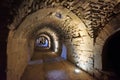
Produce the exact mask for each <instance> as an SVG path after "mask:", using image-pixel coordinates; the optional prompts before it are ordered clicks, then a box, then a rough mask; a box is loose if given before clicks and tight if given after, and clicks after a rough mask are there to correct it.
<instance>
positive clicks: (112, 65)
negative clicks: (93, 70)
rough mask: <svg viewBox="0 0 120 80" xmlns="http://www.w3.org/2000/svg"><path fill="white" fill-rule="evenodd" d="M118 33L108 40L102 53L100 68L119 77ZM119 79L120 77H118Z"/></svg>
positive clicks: (119, 38)
mask: <svg viewBox="0 0 120 80" xmlns="http://www.w3.org/2000/svg"><path fill="white" fill-rule="evenodd" d="M119 53H120V31H118V32H116V33H115V34H113V35H112V36H110V37H109V38H108V40H107V41H106V43H105V45H104V47H103V53H102V58H103V59H102V63H103V65H102V67H103V70H104V71H107V72H112V73H114V74H115V75H117V77H118V76H120V62H119V61H120V57H119ZM119 78H120V77H119Z"/></svg>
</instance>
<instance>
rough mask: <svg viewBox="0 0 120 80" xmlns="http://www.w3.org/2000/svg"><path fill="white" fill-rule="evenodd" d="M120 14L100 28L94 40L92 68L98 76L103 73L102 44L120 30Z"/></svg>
mask: <svg viewBox="0 0 120 80" xmlns="http://www.w3.org/2000/svg"><path fill="white" fill-rule="evenodd" d="M119 17H120V14H117V15H116V16H114V18H112V19H111V20H110V21H109V22H108V23H107V24H106V25H105V26H104V28H103V29H102V30H101V32H100V33H99V35H98V37H97V39H96V42H95V45H94V46H95V47H94V69H95V76H97V77H98V78H100V75H99V74H104V71H103V63H102V59H103V56H102V55H103V54H102V53H103V50H104V45H105V44H106V42H107V41H108V39H109V37H111V36H112V35H114V34H115V33H116V32H118V31H119V30H120V27H119V26H120V24H119V23H118V22H120V19H119Z"/></svg>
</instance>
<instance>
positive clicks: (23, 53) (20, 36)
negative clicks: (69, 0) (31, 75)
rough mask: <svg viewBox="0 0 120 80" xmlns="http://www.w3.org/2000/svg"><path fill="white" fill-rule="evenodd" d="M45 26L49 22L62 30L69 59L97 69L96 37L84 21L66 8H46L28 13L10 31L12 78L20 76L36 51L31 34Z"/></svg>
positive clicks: (9, 58)
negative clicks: (94, 55) (93, 38)
mask: <svg viewBox="0 0 120 80" xmlns="http://www.w3.org/2000/svg"><path fill="white" fill-rule="evenodd" d="M42 26H43V27H44V26H49V27H50V28H52V29H53V30H55V33H58V34H59V36H58V37H61V40H62V41H64V43H65V45H66V46H67V50H68V51H67V52H68V59H69V61H71V62H72V63H74V64H75V65H77V66H79V67H80V68H82V69H84V70H86V71H90V72H92V71H93V60H92V58H91V57H92V55H93V54H92V52H93V49H92V47H93V40H92V38H91V37H90V36H89V34H88V33H87V31H86V27H85V25H84V23H83V22H82V21H81V20H80V19H79V18H78V17H77V16H76V15H74V14H73V13H72V12H69V10H68V9H66V8H63V7H56V8H45V9H40V10H38V11H36V12H34V13H33V14H30V15H28V16H27V17H26V18H25V19H24V20H23V21H22V23H21V24H20V25H19V27H18V28H17V29H15V30H11V31H10V32H9V39H8V49H7V54H8V66H7V68H8V72H7V77H8V80H13V79H15V80H19V79H20V77H21V75H22V73H23V72H24V69H25V67H26V66H27V62H28V60H29V58H30V57H31V55H29V56H28V54H32V53H33V49H34V46H33V45H34V44H33V43H34V40H33V39H32V38H31V37H32V35H34V34H36V32H38V31H39V30H40V29H41V28H42ZM61 32H62V33H61ZM53 33H54V32H53ZM29 39H31V40H30V43H32V44H29V42H28V40H29ZM20 46H21V48H20ZM14 48H17V49H14ZM15 57H16V58H15ZM17 65H19V66H17ZM15 66H16V68H15Z"/></svg>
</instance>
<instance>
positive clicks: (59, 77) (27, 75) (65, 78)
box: [21, 51, 94, 80]
mask: <svg viewBox="0 0 120 80" xmlns="http://www.w3.org/2000/svg"><path fill="white" fill-rule="evenodd" d="M21 80H94V79H93V78H92V77H91V76H90V75H88V74H87V73H85V72H84V71H82V70H80V69H78V68H77V67H76V66H75V65H73V64H72V63H70V62H69V61H67V60H64V59H62V58H61V57H58V56H56V55H55V53H52V52H46V53H42V52H39V51H36V52H35V53H34V55H33V57H32V59H31V61H30V62H29V63H28V66H27V67H26V70H25V72H24V74H23V76H22V78H21Z"/></svg>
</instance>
